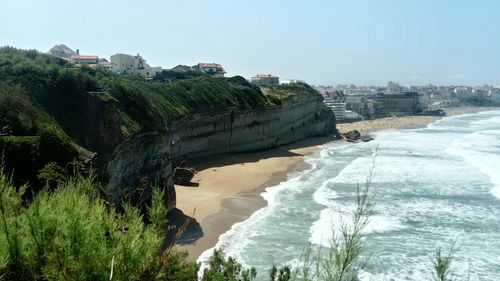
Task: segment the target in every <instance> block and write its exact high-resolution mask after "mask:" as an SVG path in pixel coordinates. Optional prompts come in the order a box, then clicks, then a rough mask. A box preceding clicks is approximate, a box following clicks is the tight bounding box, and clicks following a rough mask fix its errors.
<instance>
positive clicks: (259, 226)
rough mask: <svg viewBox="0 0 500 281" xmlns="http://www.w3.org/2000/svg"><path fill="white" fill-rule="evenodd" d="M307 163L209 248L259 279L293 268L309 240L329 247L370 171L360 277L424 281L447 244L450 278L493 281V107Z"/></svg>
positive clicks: (332, 147)
mask: <svg viewBox="0 0 500 281" xmlns="http://www.w3.org/2000/svg"><path fill="white" fill-rule="evenodd" d="M306 161H307V162H308V163H310V164H311V167H312V168H310V169H309V170H307V171H304V172H301V173H295V174H290V175H289V177H288V180H287V181H285V182H282V183H281V184H279V185H277V186H274V187H269V188H267V189H266V191H265V192H264V193H263V194H262V196H263V197H264V198H265V199H266V200H267V202H268V206H267V207H265V208H263V209H260V210H258V211H257V212H255V213H254V214H253V215H252V216H251V217H250V218H249V219H248V220H246V221H244V222H241V223H238V224H236V225H234V226H233V227H232V228H231V230H230V231H228V232H227V233H225V234H223V235H222V236H221V237H220V239H219V242H218V244H217V246H216V247H218V248H222V249H224V251H225V252H226V254H227V255H229V256H233V257H235V258H236V259H237V260H238V261H240V262H241V263H242V264H243V265H244V266H246V267H255V268H256V269H257V270H258V272H259V278H258V279H259V280H268V272H269V269H270V267H271V266H272V265H284V264H288V265H292V266H293V265H297V264H299V263H300V254H301V253H302V252H303V251H304V250H305V249H306V248H307V247H308V245H309V244H312V245H313V247H320V246H321V247H329V246H330V242H331V239H332V236H333V233H334V231H335V229H337V228H338V226H339V225H340V224H342V223H345V222H346V221H349V210H352V209H353V208H354V206H355V204H356V194H357V193H356V191H357V187H358V186H359V185H361V186H363V185H364V182H365V181H366V179H367V177H368V175H369V169H370V167H374V176H373V177H372V184H371V190H372V192H373V194H374V201H375V207H374V211H373V213H372V214H371V215H370V217H369V224H368V225H367V227H366V228H365V229H364V231H363V234H364V235H365V237H366V239H365V241H366V248H365V251H364V253H365V255H366V256H370V260H369V261H370V262H369V265H368V267H367V268H366V270H365V271H366V272H365V274H363V276H362V279H363V280H431V279H432V278H433V259H434V257H435V253H436V249H437V248H438V247H441V248H442V249H444V252H445V253H447V252H448V250H449V249H451V248H453V261H452V264H451V271H452V273H453V275H454V276H455V280H492V281H493V280H494V281H498V280H500V111H485V112H481V113H477V114H466V115H461V116H456V117H449V118H444V119H442V120H439V121H437V122H435V123H432V124H430V125H429V126H427V127H426V128H422V129H412V130H385V131H381V132H378V133H376V134H375V141H372V142H368V143H357V144H350V143H341V142H334V143H330V144H327V145H324V146H323V147H322V149H321V151H320V152H318V153H317V154H315V155H312V156H311V157H308V158H307V159H306ZM341 214H342V215H341ZM211 252H212V250H208V251H206V252H205V253H204V254H203V255H202V256H201V257H200V259H199V260H200V261H203V260H204V259H206V258H207V257H208V256H209V255H210V253H211Z"/></svg>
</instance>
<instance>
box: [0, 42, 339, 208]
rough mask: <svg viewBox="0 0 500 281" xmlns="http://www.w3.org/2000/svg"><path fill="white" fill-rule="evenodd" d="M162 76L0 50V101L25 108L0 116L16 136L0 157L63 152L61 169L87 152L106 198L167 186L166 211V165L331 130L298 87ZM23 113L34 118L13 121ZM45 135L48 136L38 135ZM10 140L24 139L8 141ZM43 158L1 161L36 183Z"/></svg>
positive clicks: (141, 195) (308, 91)
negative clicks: (147, 78) (156, 77)
mask: <svg viewBox="0 0 500 281" xmlns="http://www.w3.org/2000/svg"><path fill="white" fill-rule="evenodd" d="M166 74H168V75H165V77H171V78H170V80H166V81H162V82H154V83H148V82H145V81H144V80H143V79H142V78H140V77H136V76H116V75H113V74H111V73H108V72H106V71H105V70H101V69H91V68H88V67H75V66H74V65H72V64H68V63H66V62H64V61H62V60H58V59H55V58H51V57H47V56H46V55H43V54H40V53H38V52H36V51H22V50H16V49H13V48H0V98H7V99H14V100H16V101H18V103H19V104H22V105H23V107H22V108H26V110H24V109H23V110H20V112H17V113H16V112H14V113H9V114H5V112H0V125H2V126H4V125H5V124H7V125H8V126H10V127H13V128H14V129H15V130H14V131H16V132H15V133H14V134H17V135H16V136H15V139H13V138H12V137H9V139H5V137H3V138H4V139H2V141H0V149H2V150H4V151H7V152H8V153H7V154H8V155H7V157H6V159H7V160H9V159H15V158H16V155H18V154H19V153H20V152H19V151H18V150H16V149H24V148H23V147H25V149H24V150H26V151H25V152H26V153H25V154H26V155H27V158H29V157H33V155H35V156H36V155H42V154H43V155H49V156H50V153H47V152H46V151H49V152H50V151H55V152H58V151H59V152H61V151H70V150H71V151H72V154H71V155H70V157H65V158H63V159H61V160H60V161H58V162H57V164H58V165H59V166H61V167H67V166H68V165H69V163H70V162H71V161H70V160H71V159H70V158H72V157H74V151H75V150H78V151H79V152H80V154H82V152H87V153H85V154H86V155H93V154H92V153H88V151H92V152H95V153H96V155H97V156H96V157H94V158H93V165H94V166H93V168H94V169H96V170H97V173H98V177H99V180H100V181H101V182H102V183H103V192H104V193H105V194H106V196H107V198H108V199H109V200H110V201H113V202H116V203H119V202H121V201H122V200H123V199H125V200H131V201H132V202H134V203H139V204H140V203H142V202H147V201H149V197H150V189H151V185H159V186H162V187H164V188H165V189H166V190H167V191H168V192H167V193H166V194H167V196H166V197H167V198H166V200H167V202H168V204H169V206H170V207H173V206H174V205H175V192H174V189H173V184H172V179H171V175H172V166H173V165H172V163H176V162H177V161H179V160H181V159H189V158H194V157H202V156H208V155H214V154H220V153H234V152H243V151H253V150H260V149H266V148H271V147H276V146H279V145H282V144H286V143H291V142H294V141H297V140H300V139H303V138H306V137H309V136H315V135H325V134H328V133H329V132H331V131H333V130H334V129H335V122H334V117H333V113H332V112H331V111H329V110H327V109H326V108H324V107H323V105H322V97H321V95H319V94H318V93H317V92H316V91H315V90H314V89H312V88H311V87H309V86H308V85H306V84H295V85H289V86H278V87H268V88H259V87H256V86H253V85H250V84H249V83H248V82H247V81H246V80H245V79H243V78H242V77H232V78H226V79H214V78H211V77H209V76H206V75H204V74H201V73H187V74H186V73H183V74H182V75H172V73H166ZM13 92H15V93H16V95H15V96H14V95H13V94H12V93H13ZM28 109H29V110H28ZM2 110H3V111H8V110H7V109H5V108H4V109H2V107H0V111H2ZM32 111H33V112H35V113H36V114H35V113H33V114H31V113H30V112H32ZM27 112H28V113H30V114H31V115H29V116H31V117H30V118H26V117H25V116H26V113H27ZM5 116H7V117H5ZM40 116H43V117H44V118H39V117H40ZM28 119H29V120H35V121H32V122H31V123H33V124H31V123H29V124H28V123H27V125H26V124H25V126H24V127H23V126H20V125H19V124H21V123H23V122H24V123H26V120H28ZM36 120H45V121H43V122H38V123H37V122H36ZM28 125H29V126H28ZM0 127H1V126H0ZM20 128H24V129H23V130H21V129H20ZM46 131H49V132H51V134H50V136H52V135H55V136H57V137H58V138H54V137H50V138H47V137H43V134H42V133H43V132H46ZM19 134H22V135H19ZM17 138H21V140H22V141H24V142H25V143H27V144H29V145H25V146H20V145H18V143H20V142H19V141H18V139H17ZM39 140H43V141H44V142H43V145H40V144H38V142H39ZM45 140H49V142H47V141H45ZM54 140H55V141H54ZM14 141H15V144H13V142H14ZM24 142H23V143H24ZM61 147H62V148H61ZM13 148H15V149H13ZM39 148H44V153H42V154H41V153H40V152H39ZM55 148H57V149H55ZM9 153H10V154H9ZM53 158H54V157H46V158H41V159H40V160H37V165H36V166H29V165H28V166H26V165H25V167H22V165H20V164H19V163H15V165H12V163H10V162H9V161H10V160H9V161H6V163H5V166H6V168H7V170H8V171H9V169H10V170H12V171H13V170H14V169H20V168H21V169H24V170H26V172H27V174H28V175H29V176H27V177H26V178H27V179H28V180H29V179H37V178H39V177H38V176H39V174H40V172H41V169H42V168H43V167H45V166H47V165H48V164H50V162H53V161H56V160H57V159H56V160H51V159H53ZM80 158H81V155H80ZM37 159H38V158H37ZM17 162H19V161H17ZM51 167H52V166H51ZM21 174H23V173H21ZM22 182H23V181H20V183H22ZM40 184H41V183H40Z"/></svg>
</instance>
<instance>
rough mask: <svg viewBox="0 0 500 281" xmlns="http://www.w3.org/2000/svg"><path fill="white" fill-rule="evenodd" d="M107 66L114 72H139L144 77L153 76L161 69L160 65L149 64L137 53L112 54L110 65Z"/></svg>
mask: <svg viewBox="0 0 500 281" xmlns="http://www.w3.org/2000/svg"><path fill="white" fill-rule="evenodd" d="M109 68H110V69H111V71H112V72H113V73H116V74H139V75H141V76H142V77H144V78H146V79H148V78H154V77H156V75H157V74H158V73H161V71H162V68H161V67H151V66H149V64H147V63H146V60H145V59H144V58H143V57H142V56H140V55H139V54H137V55H136V56H133V55H127V54H114V55H112V56H111V66H110V67H109Z"/></svg>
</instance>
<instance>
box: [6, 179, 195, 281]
mask: <svg viewBox="0 0 500 281" xmlns="http://www.w3.org/2000/svg"><path fill="white" fill-rule="evenodd" d="M23 191H24V189H22V188H21V189H19V190H18V191H16V189H15V188H14V186H13V185H12V182H11V181H10V179H9V178H8V177H7V176H6V175H5V174H4V173H3V172H0V277H2V278H3V279H4V280H110V276H112V280H196V272H197V266H196V265H195V264H193V263H188V262H186V261H185V257H186V256H185V254H179V253H176V252H174V251H169V252H168V253H164V252H163V251H162V248H161V245H162V239H163V236H162V233H161V232H160V231H158V230H157V229H156V228H155V227H153V226H151V225H145V224H144V222H143V218H142V216H141V215H140V214H139V211H138V210H137V209H135V208H133V207H131V206H129V205H126V206H124V212H123V213H118V212H117V211H116V210H115V209H114V208H113V207H110V206H108V205H107V204H106V202H104V201H103V200H102V199H100V198H99V197H98V194H97V192H96V188H95V186H94V184H93V178H92V177H89V178H83V177H75V178H73V179H71V180H70V181H68V182H67V183H65V184H59V185H58V187H57V189H56V190H54V191H53V192H50V191H48V190H44V191H41V192H40V193H39V194H38V195H37V196H36V197H35V198H34V199H33V201H32V202H31V203H30V204H29V205H28V206H26V207H23V205H22V200H21V197H22V195H23ZM153 204H157V203H155V202H154V203H153ZM152 208H153V209H156V210H159V209H160V208H159V207H158V206H152ZM172 270H175V272H173V271H172ZM181 277H182V278H183V279H177V278H181Z"/></svg>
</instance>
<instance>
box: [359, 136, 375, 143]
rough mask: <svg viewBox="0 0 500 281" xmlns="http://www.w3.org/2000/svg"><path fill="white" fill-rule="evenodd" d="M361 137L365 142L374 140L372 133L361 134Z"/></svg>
mask: <svg viewBox="0 0 500 281" xmlns="http://www.w3.org/2000/svg"><path fill="white" fill-rule="evenodd" d="M359 139H360V140H361V141H363V142H369V141H372V140H373V137H372V136H370V135H366V136H361V137H360V138H359Z"/></svg>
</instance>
